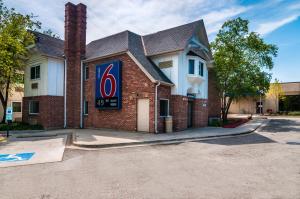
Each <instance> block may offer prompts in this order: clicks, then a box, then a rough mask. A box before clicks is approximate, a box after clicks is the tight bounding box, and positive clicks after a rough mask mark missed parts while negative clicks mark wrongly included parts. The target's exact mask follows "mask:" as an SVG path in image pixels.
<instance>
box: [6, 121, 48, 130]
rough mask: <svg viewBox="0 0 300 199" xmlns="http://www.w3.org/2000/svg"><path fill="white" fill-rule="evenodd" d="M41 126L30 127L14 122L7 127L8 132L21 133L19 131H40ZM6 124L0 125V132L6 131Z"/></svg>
mask: <svg viewBox="0 0 300 199" xmlns="http://www.w3.org/2000/svg"><path fill="white" fill-rule="evenodd" d="M42 129H43V127H42V126H41V125H30V124H27V123H18V122H14V123H12V124H11V125H10V126H9V130H15V131H21V130H42ZM6 130H7V124H0V131H6Z"/></svg>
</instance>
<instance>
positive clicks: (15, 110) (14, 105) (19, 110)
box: [12, 102, 22, 113]
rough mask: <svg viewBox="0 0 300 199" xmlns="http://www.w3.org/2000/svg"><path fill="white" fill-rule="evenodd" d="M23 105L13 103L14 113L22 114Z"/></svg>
mask: <svg viewBox="0 0 300 199" xmlns="http://www.w3.org/2000/svg"><path fill="white" fill-rule="evenodd" d="M21 105H22V103H21V102H13V103H12V108H13V112H14V113H20V112H21V110H22V108H21Z"/></svg>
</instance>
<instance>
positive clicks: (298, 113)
mask: <svg viewBox="0 0 300 199" xmlns="http://www.w3.org/2000/svg"><path fill="white" fill-rule="evenodd" d="M288 115H290V116H300V111H292V112H289V113H288Z"/></svg>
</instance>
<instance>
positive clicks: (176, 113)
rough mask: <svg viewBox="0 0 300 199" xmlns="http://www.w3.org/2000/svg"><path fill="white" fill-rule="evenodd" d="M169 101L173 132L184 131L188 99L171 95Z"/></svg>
mask: <svg viewBox="0 0 300 199" xmlns="http://www.w3.org/2000/svg"><path fill="white" fill-rule="evenodd" d="M171 99H172V100H171V115H172V116H173V130H174V131H181V130H184V129H186V128H187V119H188V118H187V112H188V98H187V97H186V96H182V95H172V96H171Z"/></svg>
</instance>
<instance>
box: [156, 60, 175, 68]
mask: <svg viewBox="0 0 300 199" xmlns="http://www.w3.org/2000/svg"><path fill="white" fill-rule="evenodd" d="M172 66H173V61H172V60H170V61H163V62H159V63H158V67H159V68H170V67H172Z"/></svg>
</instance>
